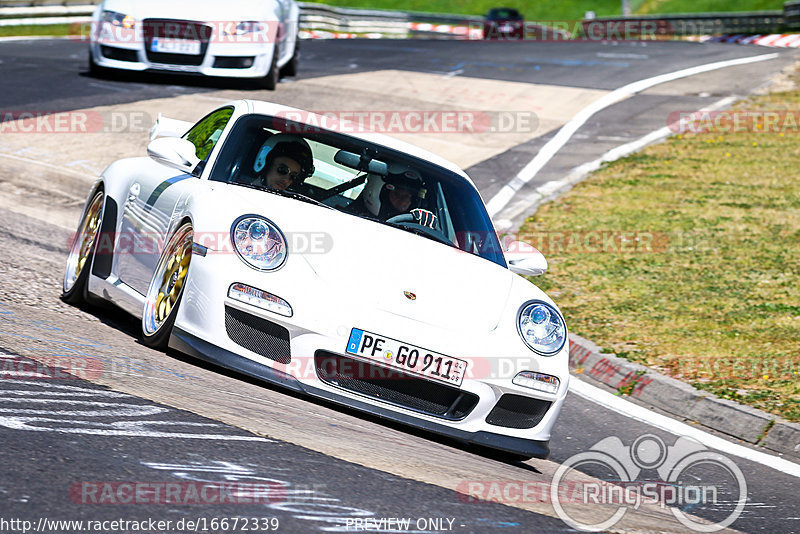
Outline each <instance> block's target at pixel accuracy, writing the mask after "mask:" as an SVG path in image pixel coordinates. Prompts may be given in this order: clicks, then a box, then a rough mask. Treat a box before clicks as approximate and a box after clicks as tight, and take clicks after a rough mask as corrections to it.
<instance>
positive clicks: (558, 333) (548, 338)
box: [517, 300, 567, 356]
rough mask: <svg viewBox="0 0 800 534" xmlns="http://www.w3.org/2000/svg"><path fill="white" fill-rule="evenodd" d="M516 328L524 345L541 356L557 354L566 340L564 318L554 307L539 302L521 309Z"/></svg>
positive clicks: (528, 304) (530, 303)
mask: <svg viewBox="0 0 800 534" xmlns="http://www.w3.org/2000/svg"><path fill="white" fill-rule="evenodd" d="M517 326H518V327H519V335H520V336H522V340H523V341H524V342H525V344H526V345H528V347H530V348H531V349H532V350H534V351H536V352H538V353H539V354H542V355H543V356H552V355H553V354H555V353H557V352H558V351H560V350H561V348H562V347H563V346H564V342H565V341H566V340H567V327H566V325H565V324H564V318H563V317H561V314H560V313H558V310H556V309H555V308H554V307H552V306H550V305H549V304H546V303H544V302H542V301H539V300H536V301H533V302H528V303H527V304H525V305H524V306H523V307H522V309H521V310H520V312H519V317H518V319H517Z"/></svg>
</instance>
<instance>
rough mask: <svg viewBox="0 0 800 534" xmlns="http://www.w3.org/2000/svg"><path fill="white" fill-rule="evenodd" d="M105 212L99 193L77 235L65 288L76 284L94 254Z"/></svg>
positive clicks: (101, 195)
mask: <svg viewBox="0 0 800 534" xmlns="http://www.w3.org/2000/svg"><path fill="white" fill-rule="evenodd" d="M102 213H103V194H102V193H98V194H97V195H96V196H95V197H94V199H93V200H92V204H91V206H89V209H88V211H87V212H86V216H85V217H84V218H83V224H82V225H81V228H80V230H79V231H78V234H77V235H76V236H75V241H74V242H73V244H72V249H71V251H70V255H71V258H70V259H71V260H72V261H70V265H71V266H72V267H71V268H69V269H68V270H67V276H66V279H65V281H64V282H65V283H64V289H65V290H69V289H71V288H72V286H73V285H74V284H75V281H76V280H77V279H78V277H79V276H80V274H81V271H83V268H84V266H85V265H86V262H87V261H88V259H89V256H91V255H92V250H93V248H94V243H95V241H96V239H97V233H98V231H99V229H100V219H101V215H102Z"/></svg>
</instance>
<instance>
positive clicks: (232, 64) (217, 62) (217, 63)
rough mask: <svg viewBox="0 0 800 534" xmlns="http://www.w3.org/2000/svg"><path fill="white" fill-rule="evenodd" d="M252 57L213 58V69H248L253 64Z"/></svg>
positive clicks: (253, 58) (253, 59)
mask: <svg viewBox="0 0 800 534" xmlns="http://www.w3.org/2000/svg"><path fill="white" fill-rule="evenodd" d="M255 59H256V58H255V57H254V56H217V57H215V58H214V68H215V69H249V68H250V67H252V66H253V63H254V62H255Z"/></svg>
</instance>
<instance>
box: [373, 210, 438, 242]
mask: <svg viewBox="0 0 800 534" xmlns="http://www.w3.org/2000/svg"><path fill="white" fill-rule="evenodd" d="M386 222H387V223H389V224H396V225H398V226H404V227H406V228H408V229H409V230H412V231H414V232H419V233H423V234H425V235H427V236H428V237H432V238H433V239H436V240H437V241H440V242H442V243H445V244H447V245H452V244H453V243H452V241H450V240H449V239H447V237H445V235H444V234H443V233H442V232H440V231H439V230H436V229H434V228H431V227H430V226H425V225H424V224H419V223H418V222H417V220H416V219H415V218H414V216H413V215H411V214H410V213H401V214H400V215H395V216H394V217H390V218H388V219H386Z"/></svg>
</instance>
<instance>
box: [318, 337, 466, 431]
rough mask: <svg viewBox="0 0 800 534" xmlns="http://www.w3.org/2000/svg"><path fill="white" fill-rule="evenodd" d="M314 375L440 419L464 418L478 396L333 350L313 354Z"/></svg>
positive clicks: (455, 419)
mask: <svg viewBox="0 0 800 534" xmlns="http://www.w3.org/2000/svg"><path fill="white" fill-rule="evenodd" d="M314 363H315V366H316V369H317V376H319V378H320V380H322V381H323V382H325V383H327V384H331V385H333V386H337V387H340V388H342V389H346V390H348V391H352V392H354V393H359V394H361V395H366V396H367V397H371V398H373V399H377V400H381V401H383V402H388V403H389V404H394V405H396V406H401V407H403V408H408V409H409V410H414V411H416V412H421V413H424V414H428V415H433V416H436V417H441V418H443V419H449V420H452V421H457V420H459V419H464V418H465V417H466V416H467V415H469V413H470V412H471V411H472V410H473V409H474V408H475V405H476V404H478V396H477V395H474V394H472V393H468V392H466V391H461V390H459V389H456V388H453V387H450V386H447V385H444V384H438V383H436V382H432V381H430V380H424V379H421V378H416V377H414V376H412V375H409V374H406V373H403V372H400V371H397V370H394V369H388V368H386V367H381V366H378V365H372V364H370V363H368V362H363V361H360V360H354V359H353V358H348V357H346V356H340V355H338V354H334V353H332V352H327V351H324V350H318V351H317V352H316V353H315V354H314Z"/></svg>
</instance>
